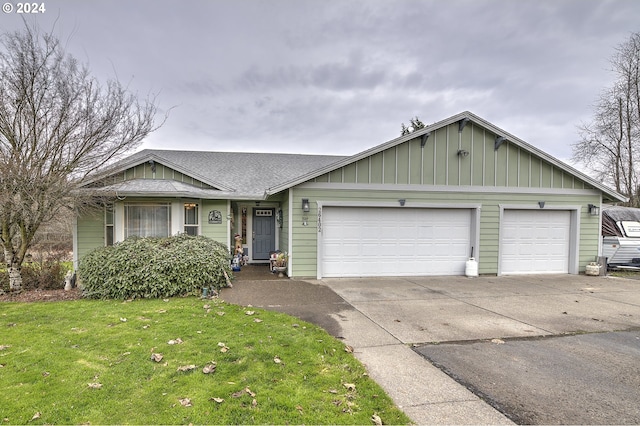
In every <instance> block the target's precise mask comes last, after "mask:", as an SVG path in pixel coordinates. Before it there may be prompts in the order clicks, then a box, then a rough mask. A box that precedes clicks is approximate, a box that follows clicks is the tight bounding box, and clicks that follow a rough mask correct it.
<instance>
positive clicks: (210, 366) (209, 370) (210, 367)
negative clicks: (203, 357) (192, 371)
mask: <svg viewBox="0 0 640 426" xmlns="http://www.w3.org/2000/svg"><path fill="white" fill-rule="evenodd" d="M215 371H216V363H215V362H211V364H207V365H205V366H204V368H203V369H202V372H203V373H204V374H211V373H213V372H215Z"/></svg>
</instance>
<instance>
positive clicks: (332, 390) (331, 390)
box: [329, 389, 338, 394]
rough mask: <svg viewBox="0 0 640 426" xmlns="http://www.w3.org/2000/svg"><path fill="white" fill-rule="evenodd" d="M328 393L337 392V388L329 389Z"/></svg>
mask: <svg viewBox="0 0 640 426" xmlns="http://www.w3.org/2000/svg"><path fill="white" fill-rule="evenodd" d="M329 393H332V394H337V393H338V390H337V389H329Z"/></svg>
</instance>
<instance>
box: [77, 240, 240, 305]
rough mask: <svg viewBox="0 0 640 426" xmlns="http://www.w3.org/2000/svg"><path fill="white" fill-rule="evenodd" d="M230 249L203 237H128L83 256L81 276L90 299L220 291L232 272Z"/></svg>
mask: <svg viewBox="0 0 640 426" xmlns="http://www.w3.org/2000/svg"><path fill="white" fill-rule="evenodd" d="M229 259H230V255H229V249H228V247H227V246H226V245H224V244H221V243H219V242H217V241H214V240H212V239H210V238H207V237H203V236H197V237H194V236H190V235H186V234H181V235H177V236H174V237H168V238H139V237H132V238H128V239H126V240H125V241H123V242H121V243H116V244H114V245H113V246H111V247H101V248H98V249H95V250H93V251H91V252H90V253H88V254H87V255H86V256H84V257H83V258H82V261H81V262H80V265H79V267H78V278H79V280H80V285H81V286H82V289H83V295H84V297H87V298H91V299H135V298H164V297H172V296H181V295H188V294H200V292H201V291H202V288H204V287H209V288H211V289H215V290H216V291H219V290H220V288H222V287H224V286H225V285H226V283H227V281H226V277H225V273H226V274H227V276H229V277H231V267H230V264H229Z"/></svg>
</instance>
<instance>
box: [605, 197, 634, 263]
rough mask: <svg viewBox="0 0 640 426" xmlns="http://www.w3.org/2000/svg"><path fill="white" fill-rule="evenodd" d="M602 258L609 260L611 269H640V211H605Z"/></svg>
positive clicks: (617, 209)
mask: <svg viewBox="0 0 640 426" xmlns="http://www.w3.org/2000/svg"><path fill="white" fill-rule="evenodd" d="M602 256H604V257H606V258H607V265H608V266H609V267H610V268H611V267H613V268H634V269H635V268H638V269H640V209H634V208H631V207H609V208H607V209H605V210H603V213H602Z"/></svg>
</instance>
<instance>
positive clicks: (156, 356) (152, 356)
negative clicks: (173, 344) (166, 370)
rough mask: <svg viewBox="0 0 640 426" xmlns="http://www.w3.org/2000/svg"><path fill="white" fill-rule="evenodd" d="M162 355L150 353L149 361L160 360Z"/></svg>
mask: <svg viewBox="0 0 640 426" xmlns="http://www.w3.org/2000/svg"><path fill="white" fill-rule="evenodd" d="M162 358H164V356H163V355H162V354H151V361H155V362H160V361H162Z"/></svg>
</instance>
